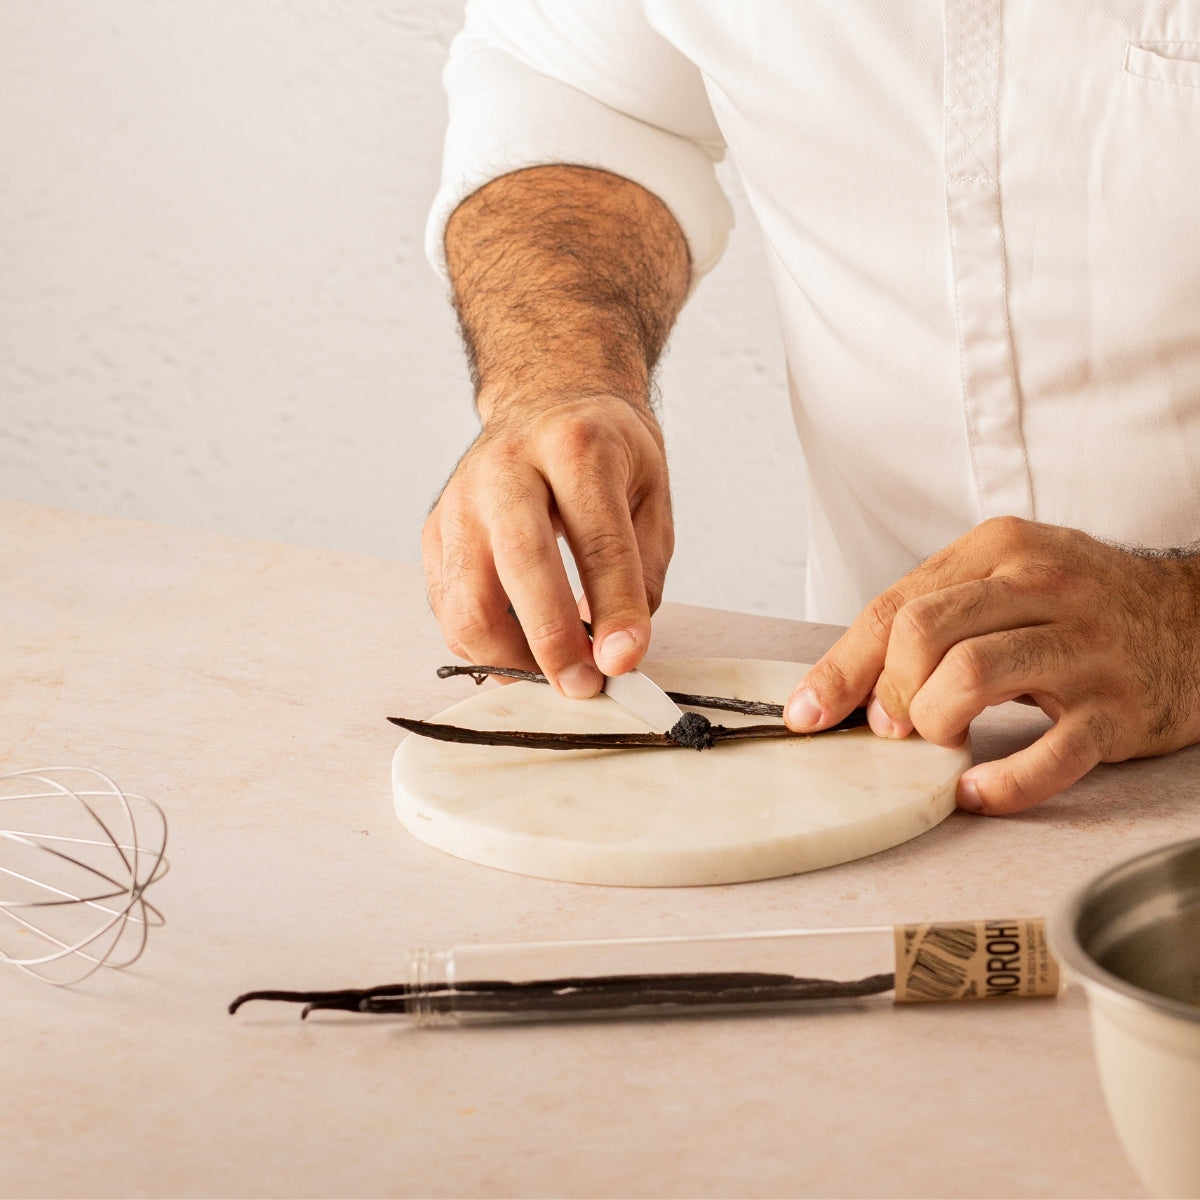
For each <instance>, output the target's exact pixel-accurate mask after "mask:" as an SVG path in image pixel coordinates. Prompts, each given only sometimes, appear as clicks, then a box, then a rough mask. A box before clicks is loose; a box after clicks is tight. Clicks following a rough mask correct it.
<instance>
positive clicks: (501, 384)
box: [446, 166, 690, 421]
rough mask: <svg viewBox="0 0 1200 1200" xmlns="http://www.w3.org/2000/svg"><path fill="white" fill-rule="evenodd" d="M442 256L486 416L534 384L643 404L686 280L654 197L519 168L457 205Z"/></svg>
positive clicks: (554, 171) (599, 176) (564, 172)
mask: <svg viewBox="0 0 1200 1200" xmlns="http://www.w3.org/2000/svg"><path fill="white" fill-rule="evenodd" d="M446 259H447V263H448V265H449V268H450V275H451V281H452V284H453V289H454V303H455V308H456V311H457V312H458V317H459V326H460V329H461V332H462V335H463V341H464V344H465V346H466V350H467V356H468V362H469V365H470V369H471V374H472V380H473V383H474V385H475V392H476V400H477V404H478V405H479V409H480V414H481V416H483V417H484V419H485V421H486V420H489V419H490V418H491V417H492V416H493V414H494V413H495V412H496V411H497V410H498V409H503V408H505V407H507V406H508V405H510V404H514V403H521V404H524V403H528V402H530V401H531V400H532V399H533V398H536V397H539V396H540V397H545V398H547V400H551V399H552V398H553V397H566V396H570V395H593V396H599V395H604V396H611V397H617V398H620V399H622V400H624V401H625V402H626V403H628V404H631V405H635V406H641V407H645V408H647V409H648V408H649V398H650V388H651V378H652V374H653V370H654V367H655V364H656V363H657V361H658V358H659V355H660V354H661V352H662V349H663V346H664V345H665V343H666V339H667V334H668V332H669V330H670V328H671V325H672V323H673V322H674V319H675V317H676V315H677V313H678V311H679V308H680V307H681V306H682V303H683V300H684V297H685V296H686V294H687V288H688V282H689V279H690V262H689V258H688V251H687V244H686V242H685V240H684V238H683V234H682V231H681V230H680V229H679V226H678V224H677V223H676V221H675V219H674V217H672V216H671V214H670V213H669V212H668V211H667V209H666V207H665V206H664V205H663V204H662V203H661V202H660V201H659V200H657V199H656V198H655V197H654V196H652V195H650V194H649V193H648V192H646V191H645V190H644V189H642V188H641V187H639V186H638V185H636V184H634V183H631V182H630V181H628V180H625V179H621V178H619V177H617V176H613V175H609V174H607V173H606V172H602V171H596V170H591V169H588V168H579V167H566V166H549V167H536V168H531V169H529V170H526V171H519V172H515V173H514V174H512V175H507V176H503V177H502V178H500V179H497V180H494V181H492V182H491V183H490V184H488V185H487V186H486V187H484V188H482V189H480V191H478V192H476V193H475V194H474V195H472V196H470V197H468V198H467V199H466V200H465V201H464V202H463V203H462V205H460V206H459V208H458V210H457V211H456V212H455V214H454V216H453V217H452V218H451V221H450V223H449V225H448V226H447V232H446Z"/></svg>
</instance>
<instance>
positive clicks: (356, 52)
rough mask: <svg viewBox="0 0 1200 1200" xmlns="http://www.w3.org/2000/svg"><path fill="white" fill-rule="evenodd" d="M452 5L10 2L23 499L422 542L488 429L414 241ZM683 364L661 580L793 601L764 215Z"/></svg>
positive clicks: (733, 597)
mask: <svg viewBox="0 0 1200 1200" xmlns="http://www.w3.org/2000/svg"><path fill="white" fill-rule="evenodd" d="M460 7H461V6H460V4H459V3H456V2H451V0H0V81H2V83H0V495H4V496H7V497H10V498H13V499H19V500H29V501H34V502H38V503H44V504H51V505H60V506H64V507H70V508H81V509H86V510H92V511H100V512H111V513H118V514H123V515H129V516H136V517H147V518H151V519H158V520H165V521H168V522H176V523H183V524H188V525H197V526H204V527H209V528H214V529H221V530H226V531H229V532H233V533H244V534H251V535H254V536H261V537H268V538H278V539H284V540H288V541H296V542H301V543H307V544H313V545H324V546H334V547H340V548H343V549H348V550H358V551H364V552H367V553H373V554H382V555H392V556H396V557H402V558H414V559H415V558H416V557H417V555H418V530H419V528H420V523H421V520H422V518H423V515H424V513H425V510H426V509H427V508H428V506H429V504H430V502H431V500H432V498H433V496H434V495H435V494H436V492H437V489H438V487H439V486H440V484H441V481H442V479H443V478H444V476H445V474H446V472H447V471H448V470H449V468H450V466H451V465H452V463H453V462H454V460H455V459H456V458H457V456H458V454H459V453H460V452H461V450H462V449H463V448H464V447H465V445H466V443H467V441H468V440H469V438H470V436H471V434H472V432H473V430H474V427H475V426H474V418H473V417H472V415H471V412H470V403H469V393H468V388H467V384H466V376H465V372H464V369H463V367H462V363H461V357H460V355H459V351H458V348H457V344H456V338H455V334H454V331H453V322H452V319H451V315H450V312H449V309H448V307H447V305H446V302H445V299H444V296H443V293H442V288H441V285H440V283H439V281H438V280H437V279H436V278H435V277H434V276H433V273H432V271H431V270H430V269H429V268H428V266H427V265H426V263H425V261H424V258H423V256H422V253H421V249H420V245H421V232H422V225H423V220H424V213H425V207H426V205H427V203H428V201H429V198H430V197H431V195H432V193H433V190H434V185H435V180H436V173H437V163H438V156H439V146H440V138H441V122H442V116H443V101H442V96H441V90H440V85H439V81H438V74H439V71H440V68H441V63H442V60H443V58H444V55H445V51H446V47H447V45H448V43H449V39H450V37H451V36H452V34H453V32H454V30H455V28H456V27H457V24H458V20H459V12H460ZM736 199H737V200H738V206H739V219H740V226H739V229H738V230H737V232H736V234H735V238H734V244H733V246H732V248H731V251H730V253H729V255H728V257H727V259H726V260H725V261H724V262H723V263H722V264H721V266H720V267H719V268H718V270H717V271H716V272H715V273H714V274H713V275H712V276H711V277H710V278H709V279H708V280H707V281H706V282H705V284H704V285H703V286H702V288H701V289H700V291H699V293H698V295H697V296H696V297H695V298H694V299H693V301H692V303H691V305H690V306H689V309H688V311H687V312H686V313H685V315H684V318H683V320H682V322H681V325H680V327H679V329H678V330H677V332H676V335H675V338H674V340H673V343H672V347H671V351H670V355H669V358H668V361H667V364H666V367H665V369H664V372H663V376H662V390H663V397H664V417H665V424H666V429H667V437H668V447H669V452H670V455H671V460H672V464H673V469H674V481H675V483H674V486H675V499H676V509H677V516H678V526H679V541H678V550H677V553H676V559H675V564H674V567H673V569H672V575H671V578H670V580H669V583H668V597H669V598H671V599H674V600H682V601H685V602H689V603H698V604H713V605H718V606H723V607H729V608H741V609H746V610H748V611H755V612H765V613H776V614H781V615H793V616H795V615H800V611H801V603H802V585H801V574H802V567H803V557H804V547H803V535H802V528H801V525H802V512H803V500H802V496H801V491H802V488H801V463H800V458H799V453H798V451H797V449H796V446H795V441H794V436H793V434H792V431H791V423H790V414H789V413H788V410H787V403H786V396H785V390H784V384H783V371H782V362H781V355H780V351H779V348H778V335H777V331H776V325H775V318H774V314H773V310H772V307H771V304H770V300H769V297H768V295H767V292H766V283H765V275H764V271H763V265H762V261H761V253H760V250H759V245H758V235H757V231H756V230H755V228H754V226H753V222H752V220H751V219H750V218H749V216H748V215H747V214H746V213H745V209H744V206H743V205H741V202H740V196H737V197H736Z"/></svg>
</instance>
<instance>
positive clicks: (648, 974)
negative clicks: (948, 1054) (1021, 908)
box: [357, 918, 1059, 1025]
mask: <svg viewBox="0 0 1200 1200" xmlns="http://www.w3.org/2000/svg"><path fill="white" fill-rule="evenodd" d="M1058 989H1059V976H1058V969H1057V964H1056V963H1055V962H1054V960H1053V958H1052V957H1051V956H1050V953H1049V950H1048V948H1047V946H1046V941H1045V935H1044V929H1043V922H1042V921H1041V920H1040V919H1036V918H1033V919H1031V918H1016V919H1006V920H997V921H961V922H942V923H931V924H924V925H897V926H890V925H882V926H872V927H866V928H851V929H822V930H791V931H777V932H769V933H750V934H717V935H712V936H706V937H670V938H624V939H612V940H596V941H564V942H525V943H513V944H508V945H475V946H471V945H467V946H455V947H452V948H450V949H447V950H413V951H410V952H409V954H408V956H407V978H406V979H405V981H404V983H402V984H400V985H396V986H395V987H392V988H379V989H370V990H369V993H364V994H363V997H362V999H361V1001H360V1002H359V1003H358V1005H357V1007H358V1010H359V1011H361V1012H374V1013H403V1014H405V1015H407V1016H409V1017H411V1018H412V1019H413V1020H415V1021H416V1022H417V1023H419V1024H423V1025H445V1024H463V1023H467V1022H480V1021H504V1020H520V1021H530V1020H557V1019H564V1018H591V1019H595V1018H599V1017H644V1016H665V1015H702V1014H710V1013H726V1012H746V1011H771V1010H797V1009H808V1008H814V1007H829V1006H844V1005H852V1006H866V1005H879V1004H896V1003H911V1002H920V1001H952V1000H969V999H991V998H1002V997H1005V998H1007V997H1021V996H1053V995H1055V994H1057V992H1058Z"/></svg>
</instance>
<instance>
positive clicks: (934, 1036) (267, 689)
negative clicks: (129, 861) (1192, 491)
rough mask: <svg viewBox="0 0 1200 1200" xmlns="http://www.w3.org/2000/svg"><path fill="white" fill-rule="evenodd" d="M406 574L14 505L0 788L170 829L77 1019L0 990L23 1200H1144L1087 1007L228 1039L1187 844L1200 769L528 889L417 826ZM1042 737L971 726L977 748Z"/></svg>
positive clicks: (1017, 723) (806, 637) (77, 1004)
mask: <svg viewBox="0 0 1200 1200" xmlns="http://www.w3.org/2000/svg"><path fill="white" fill-rule="evenodd" d="M832 636H833V631H832V630H831V629H829V628H820V627H814V626H808V625H802V624H797V623H791V622H787V621H782V620H772V619H768V618H749V617H744V616H738V615H735V614H731V613H721V612H714V611H708V610H700V609H690V608H682V607H670V608H668V609H667V610H665V611H664V612H663V613H662V614H661V615H660V616H659V618H658V620H657V623H656V627H655V643H654V647H653V650H654V653H655V654H656V655H659V656H662V657H672V656H675V657H683V656H688V655H693V654H713V655H720V656H723V657H748V658H765V659H780V660H792V661H811V659H812V658H813V657H814V656H815V655H817V654H819V653H820V651H821V649H822V648H823V646H825V645H827V644H828V643H829V641H830V640H831V639H832ZM443 661H446V655H445V651H444V650H443V648H442V645H441V639H440V636H439V634H438V631H437V629H436V627H435V625H434V622H433V620H432V618H431V617H430V615H429V612H428V608H427V606H426V603H425V599H424V596H423V589H422V585H421V580H420V572H419V570H418V568H417V567H416V566H415V565H411V564H397V563H389V562H385V561H381V560H374V559H368V558H357V557H352V556H346V555H337V554H331V553H322V552H316V551H310V550H300V549H295V548H290V547H286V546H281V545H275V544H268V543H262V542H249V541H239V540H234V539H231V538H227V537H223V536H216V535H208V534H201V533H194V532H188V531H183V530H178V529H169V528H165V527H161V526H155V525H143V524H137V523H133V522H125V521H119V520H114V519H109V518H93V517H82V516H78V515H72V514H68V513H61V512H56V511H53V510H49V509H42V508H35V507H30V506H25V505H19V504H12V503H0V677H2V678H3V680H4V686H3V687H2V688H0V730H2V731H3V734H4V737H3V739H2V741H0V770H15V769H19V768H32V767H39V766H47V765H50V764H58V763H87V764H92V765H95V766H98V767H100V768H102V769H104V770H106V771H107V772H108V773H109V774H111V775H112V776H113V777H114V778H115V779H116V780H117V781H118V782H119V783H121V784H122V786H124V787H125V788H127V789H129V790H132V791H137V792H140V793H143V794H146V795H149V796H152V797H154V798H155V799H156V800H158V801H159V802H160V803H161V804H162V806H163V807H164V809H165V810H166V812H167V817H168V820H169V822H170V844H169V847H168V853H169V855H170V858H171V872H170V874H169V875H168V876H167V877H166V878H165V879H164V880H163V881H162V883H161V884H160V885H159V886H158V888H157V891H156V893H155V900H156V902H157V903H158V905H159V906H160V907H161V909H162V911H163V912H164V914H165V916H166V919H167V924H166V926H165V927H164V928H162V929H158V930H155V931H154V934H155V936H154V937H153V938H152V939H151V942H150V945H149V948H148V949H147V952H146V954H145V956H144V957H143V958H142V959H141V961H140V962H139V963H138V964H137V965H136V966H135V967H134V968H132V969H131V970H130V971H128V972H125V973H123V974H112V973H110V974H107V975H105V976H103V977H100V976H97V977H95V978H94V979H93V980H92V981H91V982H90V983H88V984H86V985H84V986H82V987H80V988H79V989H77V990H73V991H56V990H52V989H50V988H49V987H47V986H45V985H42V984H40V983H38V982H37V981H35V980H31V979H28V978H25V977H24V976H20V975H17V974H15V973H12V972H10V973H8V974H0V1012H3V1015H4V1020H3V1021H2V1022H0V1061H2V1062H3V1063H4V1080H5V1086H4V1087H3V1088H0V1129H3V1131H4V1133H3V1149H2V1151H0V1194H2V1195H4V1196H284V1195H287V1196H550V1195H555V1196H586V1195H602V1196H656V1197H657V1196H671V1197H675V1196H678V1197H682V1196H746V1195H758V1196H1101V1197H1104V1196H1129V1195H1140V1194H1141V1193H1140V1190H1139V1186H1138V1183H1137V1181H1136V1178H1135V1176H1134V1175H1133V1172H1132V1170H1131V1169H1130V1168H1129V1166H1128V1165H1127V1163H1126V1162H1125V1160H1124V1158H1123V1157H1122V1155H1121V1152H1120V1150H1119V1148H1118V1146H1117V1145H1116V1142H1115V1140H1114V1137H1113V1133H1112V1129H1111V1126H1110V1124H1109V1120H1108V1117H1107V1114H1106V1112H1105V1110H1104V1106H1103V1100H1102V1097H1101V1095H1100V1090H1099V1084H1098V1080H1097V1077H1096V1070H1095V1065H1094V1062H1093V1058H1092V1053H1091V1046H1090V1040H1089V1030H1088V1022H1087V1013H1086V1007H1085V1004H1084V1000H1083V997H1082V995H1081V994H1080V993H1079V992H1078V991H1076V990H1074V989H1072V990H1070V991H1069V992H1067V993H1066V994H1065V995H1064V996H1063V997H1062V998H1061V999H1060V1000H1058V1001H1045V1002H1043V1001H1029V1002H1024V1003H1015V1004H1011V1005H1008V1006H1004V1005H1000V1004H997V1005H994V1006H989V1005H963V1006H958V1007H935V1006H919V1007H913V1008H908V1009H895V1010H892V1009H884V1010H882V1011H876V1012H867V1013H861V1012H844V1013H841V1012H839V1013H826V1014H822V1015H819V1016H815V1015H811V1016H806V1017H804V1018H799V1017H763V1018H757V1019H743V1018H727V1019H719V1020H713V1019H692V1020H671V1021H661V1022H653V1021H631V1022H616V1023H609V1024H602V1023H601V1024H587V1025H544V1026H507V1027H498V1028H490V1029H485V1028H476V1029H468V1030H413V1029H410V1028H407V1027H406V1026H405V1025H403V1024H402V1023H400V1022H398V1021H393V1020H387V1019H371V1018H358V1017H351V1016H337V1015H326V1016H320V1015H318V1016H314V1017H313V1018H311V1019H310V1020H309V1021H308V1022H306V1023H303V1024H302V1023H300V1022H299V1021H298V1020H297V1017H296V1014H295V1012H294V1011H293V1010H291V1009H290V1008H275V1007H271V1006H267V1005H261V1006H257V1007H255V1008H253V1009H250V1008H247V1009H246V1010H244V1011H243V1012H242V1013H240V1014H239V1015H238V1016H237V1017H236V1018H230V1017H229V1016H228V1015H227V1014H226V1012H225V1006H226V1005H227V1004H228V1002H229V1001H230V1000H231V999H232V997H233V996H234V995H236V994H237V993H239V992H241V991H243V990H246V989H250V988H256V987H324V986H353V985H365V984H372V983H382V982H386V981H388V980H389V979H390V978H392V977H393V976H394V975H395V974H396V973H397V967H398V960H399V954H400V951H401V949H402V948H403V947H405V946H408V945H427V946H440V945H450V944H453V943H456V942H483V941H517V940H537V939H550V938H586V937H627V936H638V935H642V936H666V935H681V934H703V933H722V932H727V933H735V932H740V931H751V930H770V929H782V928H796V927H805V926H809V927H820V926H854V925H877V924H886V923H891V922H897V921H920V920H924V919H938V918H946V917H972V916H998V915H1004V914H1014V913H1039V912H1045V911H1046V910H1047V909H1048V907H1049V906H1050V905H1051V904H1052V903H1053V902H1054V901H1055V900H1056V898H1057V897H1058V896H1060V895H1061V894H1062V892H1063V891H1064V890H1065V889H1066V888H1068V887H1070V886H1071V885H1073V884H1074V883H1076V882H1078V881H1080V880H1081V879H1082V878H1084V877H1085V876H1087V875H1090V874H1091V873H1092V872H1094V871H1095V870H1097V869H1098V868H1099V867H1100V866H1102V865H1103V864H1105V863H1108V862H1110V861H1112V860H1114V859H1115V858H1118V857H1123V856H1125V855H1127V854H1131V853H1134V852H1136V851H1138V850H1139V849H1142V848H1144V847H1148V846H1151V845H1156V844H1158V843H1161V842H1164V841H1167V840H1170V839H1173V838H1178V837H1182V836H1186V835H1194V834H1195V833H1196V832H1197V831H1198V830H1200V802H1198V799H1197V794H1198V792H1200V753H1198V752H1197V751H1194V750H1189V751H1185V752H1182V753H1180V754H1176V755H1174V756H1171V757H1168V758H1162V759H1154V760H1149V761H1145V762H1136V763H1128V764H1125V765H1122V766H1116V767H1108V768H1103V769H1100V770H1097V771H1095V772H1093V773H1092V774H1091V775H1090V776H1088V777H1087V778H1086V779H1085V780H1083V781H1082V782H1081V783H1079V784H1077V785H1076V786H1075V787H1073V788H1071V789H1070V790H1069V791H1068V792H1067V793H1065V794H1063V795H1062V796H1060V797H1058V798H1056V799H1054V800H1052V801H1050V802H1048V803H1046V804H1044V805H1042V806H1041V807H1039V808H1038V809H1036V810H1034V811H1032V812H1030V813H1027V814H1024V815H1022V816H1019V817H1016V818H1009V819H1002V820H994V819H987V818H981V817H973V816H969V815H967V814H964V813H954V814H952V815H951V816H950V817H949V818H947V819H946V820H945V821H943V822H942V823H941V824H940V825H938V826H937V827H936V828H935V829H932V830H930V831H929V832H928V833H926V834H924V835H922V836H921V837H919V838H916V839H914V840H912V841H910V842H906V843H904V844H903V845H900V846H897V847H896V848H895V849H893V850H889V851H886V852H884V853H882V854H877V855H875V856H873V857H871V858H867V859H862V860H860V861H858V862H853V863H847V864H845V865H843V866H838V867H833V868H830V869H828V870H822V871H813V872H810V873H807V874H802V875H794V876H790V877H787V878H783V879H775V880H768V881H763V882H760V883H748V884H736V885H728V886H721V887H700V888H685V889H677V890H670V891H664V890H662V889H651V888H599V887H590V886H586V885H579V884H567V883H556V882H553V881H550V880H543V879H529V878H525V877H522V876H520V875H516V874H512V873H510V872H506V871H496V870H489V869H487V868H483V867H479V866H475V865H473V864H471V863H468V862H464V861H461V860H459V859H456V858H452V857H450V856H448V855H445V854H442V853H441V852H439V851H436V850H434V849H432V848H430V847H428V846H425V845H423V844H422V843H420V842H418V841H416V840H415V839H413V838H412V837H410V836H409V835H408V834H407V833H406V832H405V830H404V829H403V828H402V826H401V825H400V823H399V822H398V821H397V820H396V818H395V815H394V812H393V808H392V800H391V788H390V779H389V763H390V760H391V757H392V754H393V752H394V750H395V748H396V745H397V742H398V737H397V734H396V731H395V730H394V727H393V726H390V725H388V724H387V723H386V721H385V720H384V718H385V716H386V715H387V714H388V713H391V712H403V713H414V714H421V713H426V714H431V713H433V712H436V711H438V710H439V709H440V708H442V707H444V706H445V704H446V702H447V699H452V698H454V697H453V696H451V695H450V693H449V692H448V690H447V689H451V690H453V689H455V688H457V689H458V690H457V693H456V695H457V696H459V697H465V696H467V695H469V694H471V692H472V690H473V689H474V684H473V683H471V682H470V681H469V680H460V681H456V682H454V683H446V682H442V681H439V680H437V679H436V678H435V677H434V670H435V668H436V667H437V666H438V665H439V664H440V663H442V662H443ZM1037 728H1039V718H1038V716H1037V715H1036V714H1034V713H1030V712H1028V711H1026V710H1024V709H1020V708H1006V709H1005V710H1003V711H1000V712H998V713H996V714H993V715H991V716H989V717H988V718H987V719H986V720H984V721H982V722H980V723H979V727H978V730H977V734H976V736H975V739H974V741H975V747H976V752H977V753H983V754H996V753H999V752H1001V751H1003V750H1004V749H1005V748H1006V747H1013V746H1016V745H1019V744H1021V743H1022V742H1024V741H1027V740H1028V738H1029V737H1030V736H1032V735H1033V733H1034V732H1036V730H1037Z"/></svg>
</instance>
